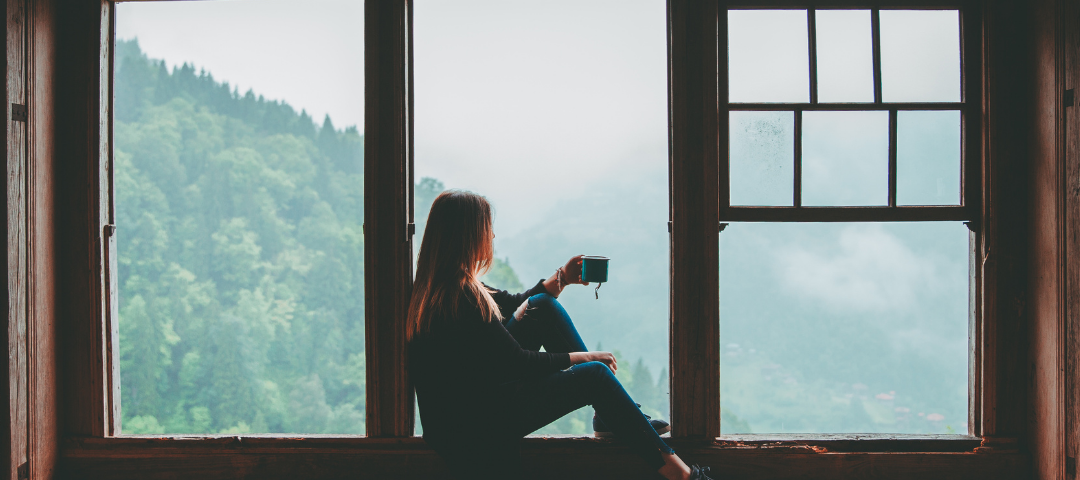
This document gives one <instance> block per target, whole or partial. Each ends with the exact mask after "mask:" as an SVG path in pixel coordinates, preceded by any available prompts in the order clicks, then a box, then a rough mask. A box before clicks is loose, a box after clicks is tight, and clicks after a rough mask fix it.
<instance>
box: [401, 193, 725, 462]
mask: <svg viewBox="0 0 1080 480" xmlns="http://www.w3.org/2000/svg"><path fill="white" fill-rule="evenodd" d="M494 238H495V235H494V233H493V229H492V220H491V206H490V204H488V202H487V200H486V199H485V198H484V197H481V196H479V195H476V194H474V193H470V192H463V191H454V190H451V191H446V192H443V193H442V194H440V195H439V196H438V198H436V199H435V201H434V203H432V205H431V212H430V213H429V215H428V222H427V227H426V229H425V231H424V238H423V242H422V243H421V246H420V256H419V259H418V261H417V265H416V280H415V282H414V285H413V295H412V300H411V302H410V304H409V319H408V321H409V357H410V371H411V378H412V380H413V383H414V385H415V386H416V396H417V400H418V401H419V405H420V419H421V422H422V424H423V427H424V440H425V441H426V442H427V443H428V444H429V445H430V446H431V447H432V448H433V449H435V451H436V452H438V453H439V454H440V455H441V456H442V457H443V458H444V459H445V460H446V462H447V464H448V465H449V466H450V469H451V471H452V472H453V473H454V474H455V475H456V476H459V477H467V478H516V477H518V476H520V475H521V473H522V472H521V470H520V460H519V457H518V443H519V442H518V440H519V439H520V438H521V437H524V436H525V435H528V434H529V433H531V432H533V431H535V430H537V429H539V428H540V427H543V426H544V425H547V424H548V423H551V422H552V421H554V420H556V419H558V418H559V417H562V416H563V415H565V414H567V413H570V412H572V411H574V410H576V409H578V408H580V407H582V406H585V405H590V404H591V405H592V406H593V408H594V409H595V410H596V412H597V414H598V415H599V416H600V417H602V418H603V423H604V424H606V425H607V426H608V427H610V429H611V431H612V432H613V433H614V434H615V436H616V437H617V438H620V439H622V440H624V441H626V442H627V443H629V445H631V446H632V447H633V448H634V450H635V451H636V452H637V453H638V455H639V456H641V457H642V458H643V459H645V460H646V461H647V462H648V463H649V464H650V466H652V468H655V469H657V471H658V472H659V473H660V474H661V475H663V476H664V477H665V478H668V479H670V480H676V479H677V480H685V479H695V480H707V479H709V477H708V476H706V475H705V473H706V472H707V471H708V469H707V468H699V467H697V466H696V465H695V466H692V467H691V466H687V465H686V464H685V463H683V461H682V460H681V459H679V457H678V456H677V455H675V452H674V451H673V450H671V448H670V447H668V446H667V444H665V443H664V441H663V440H662V439H661V438H660V436H659V435H657V433H656V430H655V429H654V428H653V426H652V425H651V424H650V423H649V420H648V419H647V418H646V417H645V416H644V415H643V414H642V413H641V410H639V409H638V407H637V406H636V405H635V404H634V402H633V400H631V399H630V397H629V396H628V395H627V394H626V391H625V390H624V389H623V387H622V385H621V384H620V383H619V381H618V380H616V379H615V375H614V373H615V370H616V368H617V365H616V363H615V357H614V356H613V355H612V354H611V353H608V352H587V351H585V348H584V344H583V343H582V342H581V339H580V337H578V336H577V331H576V330H575V329H574V326H573V323H571V322H570V319H569V317H567V316H566V315H565V312H564V311H563V310H562V307H561V306H559V305H558V302H557V301H555V297H558V295H559V293H561V292H562V289H563V287H565V286H566V285H568V284H571V283H582V282H581V257H574V258H573V259H571V260H570V262H568V263H567V264H566V265H565V266H563V267H560V268H559V269H558V270H557V271H556V273H555V274H554V275H552V276H551V278H548V279H547V280H543V281H541V282H540V283H538V284H537V285H536V286H534V287H533V288H531V289H530V290H529V291H527V292H525V293H522V294H518V295H511V294H509V293H506V292H505V291H494V290H491V289H489V288H488V287H487V286H485V285H483V284H482V283H480V280H479V278H480V276H481V275H483V274H484V273H485V272H486V271H487V269H488V267H489V266H490V265H491V261H492V256H493V254H494V250H493V247H492V242H493V240H494ZM545 312H546V313H545ZM553 312H554V313H555V314H552V313H553ZM504 322H505V323H504ZM511 332H514V333H513V334H511ZM518 338H520V339H521V340H522V341H523V342H522V343H524V344H525V346H526V348H522V346H521V344H520V343H519V341H518V340H517V339H518ZM541 346H542V347H544V349H545V350H546V352H539V351H537V350H539V349H540V347H541Z"/></svg>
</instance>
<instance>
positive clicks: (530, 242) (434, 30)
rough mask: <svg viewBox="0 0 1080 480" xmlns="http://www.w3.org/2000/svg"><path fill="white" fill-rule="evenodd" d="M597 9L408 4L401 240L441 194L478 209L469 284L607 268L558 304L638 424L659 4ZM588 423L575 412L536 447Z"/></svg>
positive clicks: (656, 388) (660, 342)
mask: <svg viewBox="0 0 1080 480" xmlns="http://www.w3.org/2000/svg"><path fill="white" fill-rule="evenodd" d="M612 5H615V4H612V3H611V2H604V1H596V0H536V1H520V2H506V1H504V0H460V1H454V2H446V1H436V0H421V1H419V2H417V4H416V7H415V11H414V15H415V17H414V22H415V30H414V31H415V39H414V41H415V55H416V56H415V64H416V77H415V87H416V90H415V91H416V137H415V142H416V159H415V172H416V173H415V177H416V180H417V185H416V189H415V197H414V202H415V203H414V204H415V206H416V222H417V225H418V228H417V230H421V228H419V226H421V225H423V222H425V221H426V219H427V211H428V209H429V208H430V205H431V201H432V200H433V199H434V198H435V196H436V195H437V194H438V192H440V191H442V190H443V189H447V188H461V189H467V190H471V191H474V192H477V193H480V194H482V195H484V196H486V197H487V198H488V199H489V200H490V201H491V202H492V203H493V205H494V207H495V211H496V213H495V250H496V251H495V256H496V257H497V258H498V259H499V260H498V262H497V263H496V266H495V268H494V269H493V270H492V271H491V272H490V273H489V274H488V276H487V277H485V278H484V281H485V282H489V284H490V285H492V286H496V287H499V288H506V289H509V290H511V291H513V292H521V291H523V290H524V289H527V288H530V287H532V286H533V285H535V284H536V282H537V281H538V280H540V279H541V278H547V277H548V276H550V275H551V274H552V273H554V271H555V269H556V268H557V267H559V266H561V265H563V264H564V263H565V262H566V261H567V260H568V259H569V258H570V257H571V256H573V255H577V254H589V255H604V256H607V257H610V258H611V264H610V272H609V281H610V283H604V284H603V287H602V288H600V290H599V291H598V292H597V293H598V294H599V297H600V298H599V299H597V298H596V297H595V296H594V288H595V287H596V285H595V284H594V285H590V286H587V287H585V286H580V285H572V286H569V287H567V289H566V291H564V292H563V294H562V295H561V296H560V297H559V302H560V303H562V305H563V306H564V307H565V308H566V310H567V312H568V313H569V314H570V316H571V317H572V318H573V320H574V322H575V324H576V325H577V329H578V332H579V333H580V334H581V336H582V338H583V339H584V341H585V344H586V345H587V346H588V347H589V348H590V349H598V348H602V349H603V350H606V351H613V352H616V354H617V355H618V356H619V362H620V363H619V365H620V368H619V373H618V377H617V378H619V380H620V381H622V382H623V385H624V386H626V387H627V390H628V391H629V392H630V394H631V396H633V398H634V399H635V400H636V401H637V402H639V403H641V404H642V409H643V410H644V411H645V413H648V414H650V415H653V416H654V417H655V418H664V419H668V418H669V417H668V388H667V385H668V381H667V372H668V369H667V365H668V271H669V265H668V256H669V255H668V233H667V220H668V175H667V168H668V150H667V138H668V130H667V121H668V117H667V40H666V38H667V37H666V35H667V33H666V30H667V29H666V25H665V18H666V14H665V11H666V5H665V2H664V0H631V1H623V2H618V4H617V8H613V6H612ZM567 12H573V14H567ZM492 39H498V41H492ZM492 59H498V61H492ZM598 59H599V60H598ZM415 238H416V239H417V243H415V244H414V245H415V246H416V247H415V249H416V250H418V249H419V242H420V241H421V239H422V238H423V236H422V232H421V231H418V232H417V236H416V237H415ZM420 419H421V422H422V421H423V415H422V414H421V417H420ZM591 422H592V409H591V408H590V407H586V408H584V409H581V410H579V411H577V412H574V413H571V414H569V415H567V416H564V417H562V418H561V419H559V420H556V421H555V422H554V423H552V424H550V425H548V426H546V427H544V428H541V429H540V430H538V431H537V432H536V433H537V434H555V433H560V434H579V435H588V434H590V433H591V432H592V423H591Z"/></svg>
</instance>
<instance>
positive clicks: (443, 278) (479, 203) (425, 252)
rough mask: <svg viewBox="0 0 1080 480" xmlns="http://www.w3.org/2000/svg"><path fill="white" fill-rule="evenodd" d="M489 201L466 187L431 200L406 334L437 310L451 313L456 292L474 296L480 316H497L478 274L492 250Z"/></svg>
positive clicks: (487, 265)
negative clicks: (465, 189) (468, 190)
mask: <svg viewBox="0 0 1080 480" xmlns="http://www.w3.org/2000/svg"><path fill="white" fill-rule="evenodd" d="M493 232H494V230H493V229H492V224H491V204H490V203H488V201H487V199H486V198H484V197H482V196H480V195H477V194H475V193H472V192H467V191H462V190H447V191H445V192H442V193H440V194H439V196H438V197H436V198H435V201H434V202H433V203H432V204H431V211H430V212H429V213H428V220H427V226H426V227H425V228H424V238H423V240H422V241H421V243H420V256H419V258H417V260H416V279H415V281H414V282H413V291H412V299H411V301H410V302H409V320H408V321H409V333H408V336H409V338H412V337H413V336H414V335H416V334H417V333H420V332H423V331H426V330H428V329H429V328H431V319H432V317H434V316H435V315H437V314H439V313H442V314H445V315H455V314H456V313H457V310H458V301H459V300H460V298H461V297H462V295H460V294H461V293H462V292H464V293H468V294H469V295H468V296H469V297H470V298H473V299H475V300H476V306H477V308H479V309H480V314H481V315H482V316H483V317H484V320H485V321H489V322H490V321H493V320H498V321H501V320H502V315H501V314H500V313H499V307H498V305H496V304H495V300H494V299H492V298H491V294H490V293H489V292H488V290H487V288H485V287H484V285H483V284H482V283H480V276H481V275H483V274H484V273H486V272H487V271H488V268H490V267H491V262H492V258H493V256H494V254H495V252H494V245H493V244H492V239H493V238H494V233H493Z"/></svg>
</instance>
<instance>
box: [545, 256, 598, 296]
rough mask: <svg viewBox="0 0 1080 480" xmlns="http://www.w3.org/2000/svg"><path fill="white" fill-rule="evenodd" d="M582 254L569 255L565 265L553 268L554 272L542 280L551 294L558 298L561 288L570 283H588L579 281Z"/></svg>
mask: <svg viewBox="0 0 1080 480" xmlns="http://www.w3.org/2000/svg"><path fill="white" fill-rule="evenodd" d="M582 257H584V255H577V256H574V257H571V258H570V260H569V261H567V262H566V265H563V266H561V267H559V268H558V269H556V270H555V273H553V274H551V276H550V277H548V279H547V280H544V282H543V283H544V288H545V289H547V291H548V293H550V294H551V296H553V297H556V298H558V297H559V294H560V293H562V291H563V288H566V286H567V285H570V284H575V283H576V284H581V285H588V284H589V283H588V282H582V281H581V261H582V260H581V258H582Z"/></svg>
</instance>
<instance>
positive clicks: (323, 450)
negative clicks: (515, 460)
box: [58, 435, 1031, 480]
mask: <svg viewBox="0 0 1080 480" xmlns="http://www.w3.org/2000/svg"><path fill="white" fill-rule="evenodd" d="M669 443H670V444H671V446H672V447H673V448H675V450H676V451H677V452H679V455H680V456H681V457H683V458H684V459H686V460H687V461H688V462H691V463H698V464H702V465H710V466H713V468H714V471H719V472H722V473H724V474H725V475H730V476H731V477H732V478H796V477H797V478H801V479H804V480H838V479H840V480H847V479H852V480H853V479H868V478H875V479H888V480H893V479H895V480H907V479H912V478H918V479H920V480H957V479H969V478H970V479H973V480H974V479H979V480H999V479H1000V480H1011V479H1015V478H1020V477H1022V476H1023V475H1024V474H1025V472H1028V471H1029V469H1030V462H1031V460H1030V456H1029V455H1028V454H1027V453H1025V452H1023V451H1020V450H1018V449H1016V448H1015V443H1011V442H1008V441H1006V442H1004V445H1006V446H1010V445H1011V446H1012V448H986V445H987V443H988V442H987V439H980V438H978V437H969V436H966V435H951V436H944V435H943V436H889V435H811V436H796V435H783V436H779V435H738V436H736V435H730V436H723V437H720V438H714V439H697V440H695V439H685V438H675V439H670V440H669ZM980 445H981V446H980ZM931 448H934V449H937V450H936V451H926V450H929V449H931ZM920 450H922V451H920ZM522 458H523V461H524V463H525V466H526V468H528V469H529V470H530V471H534V472H536V473H537V475H538V476H537V478H561V479H570V480H573V479H577V478H581V479H586V478H626V479H638V478H640V479H647V478H655V477H654V474H653V473H652V472H651V471H649V470H648V469H646V468H643V466H644V463H642V462H641V460H640V459H636V458H635V456H634V455H633V452H631V450H630V449H629V448H628V447H626V446H624V445H620V444H617V443H616V442H614V441H612V440H609V439H599V438H593V437H572V436H546V437H529V438H526V439H525V440H524V442H523V445H522ZM60 472H61V473H62V475H60V476H59V477H58V478H69V477H70V478H109V479H115V480H127V479H131V480H135V479H138V480H154V479H175V478H199V479H200V480H216V479H233V478H260V479H270V480H276V479H282V480H284V479H293V478H307V479H324V478H325V479H331V478H346V477H352V476H356V474H357V472H365V474H366V475H367V476H366V478H403V479H408V478H443V477H444V476H445V474H446V472H445V464H443V463H442V460H441V459H439V457H438V455H437V454H436V453H435V452H434V451H432V450H431V449H430V448H428V447H427V445H426V444H424V441H423V439H421V438H419V437H404V438H369V437H362V436H339V435H303V436H282V435H245V436H222V435H213V436H121V437H112V438H101V437H68V438H66V439H65V440H64V441H63V442H62V444H61V452H60ZM64 475H67V476H64Z"/></svg>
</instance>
